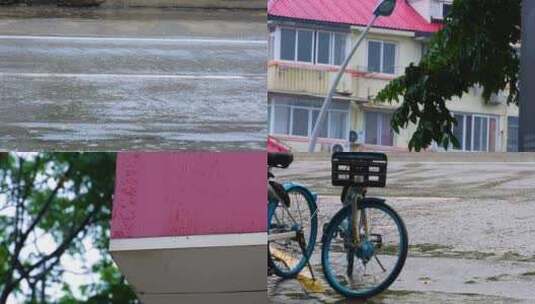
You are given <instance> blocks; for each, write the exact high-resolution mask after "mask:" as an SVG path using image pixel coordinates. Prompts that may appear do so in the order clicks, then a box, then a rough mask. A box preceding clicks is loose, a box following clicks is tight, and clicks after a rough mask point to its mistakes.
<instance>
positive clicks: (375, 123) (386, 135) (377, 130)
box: [365, 112, 394, 146]
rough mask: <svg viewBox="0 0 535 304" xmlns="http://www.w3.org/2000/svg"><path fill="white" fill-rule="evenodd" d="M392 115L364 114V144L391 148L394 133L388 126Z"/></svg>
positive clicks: (380, 113)
mask: <svg viewBox="0 0 535 304" xmlns="http://www.w3.org/2000/svg"><path fill="white" fill-rule="evenodd" d="M391 120H392V114H389V113H382V112H366V113H365V122H366V130H365V133H366V136H365V138H366V139H365V142H366V143H367V144H371V145H380V146H393V145H394V133H393V131H392V127H391V126H390V121H391Z"/></svg>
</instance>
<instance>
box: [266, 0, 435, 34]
mask: <svg viewBox="0 0 535 304" xmlns="http://www.w3.org/2000/svg"><path fill="white" fill-rule="evenodd" d="M376 5H377V0H269V3H268V14H269V15H270V16H277V17H286V18H295V19H301V20H310V21H322V22H333V23H343V24H350V25H366V24H367V23H368V22H369V20H370V17H371V16H372V11H373V9H374V8H375V7H376ZM441 26H442V25H441V24H438V23H431V22H427V20H425V19H424V18H423V17H422V16H421V15H420V14H418V12H417V11H416V10H415V9H414V8H412V6H410V5H409V4H408V3H407V1H406V0H398V1H397V4H396V9H395V10H394V12H393V13H392V15H391V16H389V17H379V19H378V20H377V21H376V22H375V25H374V27H381V28H388V29H395V30H404V31H414V32H428V33H433V32H436V31H438V30H440V28H441Z"/></svg>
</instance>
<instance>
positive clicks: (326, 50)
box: [318, 32, 331, 64]
mask: <svg viewBox="0 0 535 304" xmlns="http://www.w3.org/2000/svg"><path fill="white" fill-rule="evenodd" d="M330 49H331V34H330V33H326V32H318V63H323V64H329V63H330V59H329V58H330Z"/></svg>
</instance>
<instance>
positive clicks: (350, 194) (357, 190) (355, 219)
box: [342, 186, 369, 246]
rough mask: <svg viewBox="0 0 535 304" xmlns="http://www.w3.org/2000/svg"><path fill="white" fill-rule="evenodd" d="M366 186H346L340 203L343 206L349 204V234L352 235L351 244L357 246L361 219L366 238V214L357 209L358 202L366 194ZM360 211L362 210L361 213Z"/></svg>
mask: <svg viewBox="0 0 535 304" xmlns="http://www.w3.org/2000/svg"><path fill="white" fill-rule="evenodd" d="M366 190H367V189H366V188H364V187H359V186H348V188H347V190H346V191H345V196H344V198H343V201H342V203H343V204H344V206H347V205H351V221H352V223H351V229H352V231H351V234H352V236H353V239H352V245H353V246H358V245H359V244H360V241H361V239H360V236H361V234H360V231H359V227H360V225H361V221H362V222H363V226H364V235H365V237H366V238H368V236H369V235H368V220H367V217H366V214H365V213H364V211H359V202H360V201H362V200H363V199H364V197H365V196H366ZM361 212H363V213H362V214H361Z"/></svg>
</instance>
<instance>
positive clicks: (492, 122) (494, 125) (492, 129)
mask: <svg viewBox="0 0 535 304" xmlns="http://www.w3.org/2000/svg"><path fill="white" fill-rule="evenodd" d="M497 138H498V121H497V120H496V118H494V117H491V118H490V119H489V152H496V149H497Z"/></svg>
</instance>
